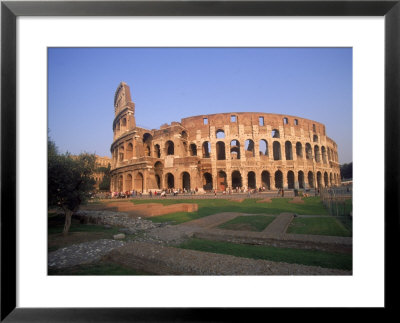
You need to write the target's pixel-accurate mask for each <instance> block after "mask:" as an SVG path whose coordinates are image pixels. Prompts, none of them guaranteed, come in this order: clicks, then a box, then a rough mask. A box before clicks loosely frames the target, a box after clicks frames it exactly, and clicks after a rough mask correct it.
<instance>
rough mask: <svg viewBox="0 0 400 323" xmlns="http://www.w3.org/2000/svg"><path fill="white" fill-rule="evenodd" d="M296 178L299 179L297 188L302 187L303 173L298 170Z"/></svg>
mask: <svg viewBox="0 0 400 323" xmlns="http://www.w3.org/2000/svg"><path fill="white" fill-rule="evenodd" d="M298 180H299V188H304V187H305V185H304V173H303V172H302V171H299V175H298Z"/></svg>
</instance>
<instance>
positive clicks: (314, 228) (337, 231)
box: [287, 216, 352, 237]
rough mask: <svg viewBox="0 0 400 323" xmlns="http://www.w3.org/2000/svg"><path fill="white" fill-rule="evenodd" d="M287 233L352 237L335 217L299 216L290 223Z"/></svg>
mask: <svg viewBox="0 0 400 323" xmlns="http://www.w3.org/2000/svg"><path fill="white" fill-rule="evenodd" d="M287 233H297V234H316V235H325V236H340V237H351V235H352V234H351V231H350V230H348V229H347V228H346V227H345V226H344V225H343V224H342V223H341V222H340V221H339V220H338V219H336V218H334V217H330V216H329V217H326V216H325V217H309V218H306V217H304V218H301V217H297V218H294V219H293V220H292V222H291V223H290V225H289V227H288V229H287Z"/></svg>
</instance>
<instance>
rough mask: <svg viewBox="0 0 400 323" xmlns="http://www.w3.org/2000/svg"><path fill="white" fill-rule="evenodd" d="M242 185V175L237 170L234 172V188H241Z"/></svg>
mask: <svg viewBox="0 0 400 323" xmlns="http://www.w3.org/2000/svg"><path fill="white" fill-rule="evenodd" d="M241 187H242V175H241V174H240V172H239V171H237V170H235V171H233V172H232V188H233V189H235V188H241Z"/></svg>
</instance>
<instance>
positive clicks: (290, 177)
mask: <svg viewBox="0 0 400 323" xmlns="http://www.w3.org/2000/svg"><path fill="white" fill-rule="evenodd" d="M287 184H288V189H294V173H293V171H291V170H290V171H288V173H287Z"/></svg>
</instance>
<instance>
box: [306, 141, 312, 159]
mask: <svg viewBox="0 0 400 323" xmlns="http://www.w3.org/2000/svg"><path fill="white" fill-rule="evenodd" d="M306 159H308V160H312V148H311V145H310V144H309V143H306Z"/></svg>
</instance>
